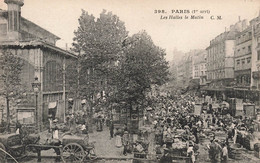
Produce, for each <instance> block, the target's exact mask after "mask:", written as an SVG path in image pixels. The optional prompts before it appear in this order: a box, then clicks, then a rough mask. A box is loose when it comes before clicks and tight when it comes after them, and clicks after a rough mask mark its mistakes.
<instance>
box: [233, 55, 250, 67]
mask: <svg viewBox="0 0 260 163" xmlns="http://www.w3.org/2000/svg"><path fill="white" fill-rule="evenodd" d="M236 62H237V65H240V63H241V64H242V65H243V64H246V63H250V62H251V57H247V58H243V59H237V60H236Z"/></svg>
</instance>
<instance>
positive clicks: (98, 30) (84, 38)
mask: <svg viewBox="0 0 260 163" xmlns="http://www.w3.org/2000/svg"><path fill="white" fill-rule="evenodd" d="M74 34H75V37H74V43H73V47H74V49H73V50H74V51H77V52H80V57H79V64H80V69H79V88H80V89H79V90H80V93H79V94H80V96H86V97H88V98H89V99H91V98H93V96H95V95H96V94H98V93H100V92H101V91H103V90H106V91H109V90H110V91H111V90H112V88H111V87H113V85H114V84H113V82H112V81H113V80H112V78H113V77H114V76H115V73H116V70H115V69H116V66H115V63H116V62H117V61H118V60H119V59H120V58H121V56H122V42H123V40H124V39H125V38H126V36H127V34H128V32H127V31H126V29H125V26H124V22H122V21H120V19H119V17H118V16H116V15H113V14H112V12H106V10H103V12H102V13H101V14H100V17H99V18H97V19H95V17H94V16H93V15H89V14H88V13H87V12H86V11H84V10H82V15H81V16H80V18H79V27H78V29H77V30H76V31H75V32H74ZM107 94H108V93H107ZM107 94H106V95H107Z"/></svg>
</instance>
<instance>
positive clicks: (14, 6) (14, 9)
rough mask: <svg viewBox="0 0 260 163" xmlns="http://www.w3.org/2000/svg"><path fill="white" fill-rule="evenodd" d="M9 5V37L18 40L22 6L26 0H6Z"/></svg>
mask: <svg viewBox="0 0 260 163" xmlns="http://www.w3.org/2000/svg"><path fill="white" fill-rule="evenodd" d="M4 2H5V3H6V4H7V7H8V32H9V39H11V40H18V38H19V31H20V24H21V23H20V22H21V7H22V6H23V5H24V0H4Z"/></svg>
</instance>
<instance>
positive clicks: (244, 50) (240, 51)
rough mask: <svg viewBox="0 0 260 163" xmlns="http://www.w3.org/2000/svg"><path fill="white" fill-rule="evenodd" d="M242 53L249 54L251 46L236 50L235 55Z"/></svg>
mask: <svg viewBox="0 0 260 163" xmlns="http://www.w3.org/2000/svg"><path fill="white" fill-rule="evenodd" d="M242 52H244V53H245V54H246V53H251V52H252V51H251V46H248V47H247V48H246V47H243V48H242V49H237V54H239V53H242Z"/></svg>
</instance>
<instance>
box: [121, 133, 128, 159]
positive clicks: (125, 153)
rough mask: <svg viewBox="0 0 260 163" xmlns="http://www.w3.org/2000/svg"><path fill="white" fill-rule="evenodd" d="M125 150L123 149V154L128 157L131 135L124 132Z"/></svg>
mask: <svg viewBox="0 0 260 163" xmlns="http://www.w3.org/2000/svg"><path fill="white" fill-rule="evenodd" d="M122 144H123V146H124V149H123V154H124V155H125V156H126V155H127V146H128V144H129V134H128V132H127V131H124V135H123V142H122Z"/></svg>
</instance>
